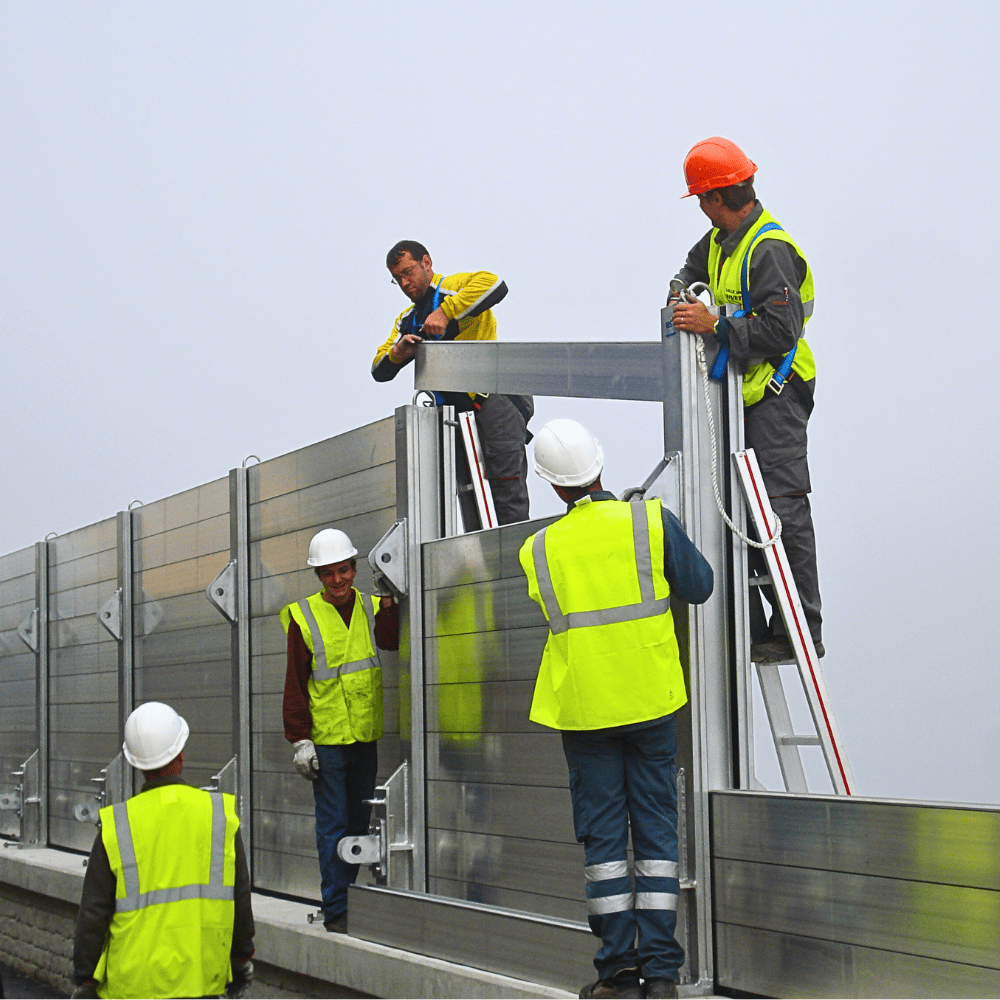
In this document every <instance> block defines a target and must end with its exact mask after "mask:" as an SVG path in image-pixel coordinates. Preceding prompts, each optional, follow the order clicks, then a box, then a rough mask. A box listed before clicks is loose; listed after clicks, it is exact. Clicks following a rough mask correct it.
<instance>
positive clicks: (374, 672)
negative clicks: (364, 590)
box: [281, 590, 382, 745]
mask: <svg viewBox="0 0 1000 1000" xmlns="http://www.w3.org/2000/svg"><path fill="white" fill-rule="evenodd" d="M368 600H369V602H370V606H371V614H370V615H369V613H368V609H367V608H366V607H365V598H364V595H362V594H360V593H359V592H358V591H357V590H355V591H354V611H353V612H351V627H350V628H348V627H347V626H346V625H345V624H344V619H343V618H341V616H340V612H339V611H338V610H337V609H336V608H335V607H334V606H333V605H332V604H330V603H329V602H328V601H324V600H323V593H322V591H320V593H318V594H313V595H312V596H311V597H308V598H306V599H305V600H302V601H298V602H297V603H296V604H289V605H288V606H287V607H284V608H282V609H281V624H282V626H283V627H284V629H285V632H286V634H287V632H288V624H289V621H290V620H291V619H293V618H294V619H295V621H296V623H297V624H298V626H299V629H300V630H301V631H302V638H303V640H304V641H305V644H306V646H307V648H308V649H309V652H310V653H312V656H313V668H312V674H311V675H310V677H309V685H308V688H309V711H310V713H311V715H312V733H311V735H310V739H311V740H312V741H313V743H320V744H337V745H340V744H344V743H370V742H371V741H372V740H377V739H380V738H381V736H382V668H381V666H379V662H378V654H377V653H376V652H375V611H376V608H377V602H378V598H376V597H369V598H368Z"/></svg>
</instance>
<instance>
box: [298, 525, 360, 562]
mask: <svg viewBox="0 0 1000 1000" xmlns="http://www.w3.org/2000/svg"><path fill="white" fill-rule="evenodd" d="M357 554H358V550H357V549H356V548H355V547H354V543H353V542H352V541H351V540H350V539H349V538H348V537H347V535H345V534H344V532H342V531H338V530H337V529H336V528H324V529H323V530H322V531H317V532H316V534H315V535H313V537H312V541H311V542H310V543H309V558H308V559H307V560H306V565H307V566H329V565H330V564H331V563H339V562H343V561H344V560H345V559H353V558H354V557H355V556H356V555H357Z"/></svg>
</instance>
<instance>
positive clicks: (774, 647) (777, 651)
mask: <svg viewBox="0 0 1000 1000" xmlns="http://www.w3.org/2000/svg"><path fill="white" fill-rule="evenodd" d="M813 645H814V647H815V648H816V656H817V658H821V657H823V656H826V648H825V647H824V646H823V643H822V641H819V642H815V643H813ZM750 659H751V660H753V662H754V663H787V662H791V661H793V660H794V659H795V653H794V652H793V651H792V643H791V640H790V639H789V638H788V636H787V635H776V636H775V637H774V638H773V639H771V640H769V641H768V642H754V643H751V644H750Z"/></svg>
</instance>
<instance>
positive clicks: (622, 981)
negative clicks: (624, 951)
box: [580, 969, 642, 1000]
mask: <svg viewBox="0 0 1000 1000" xmlns="http://www.w3.org/2000/svg"><path fill="white" fill-rule="evenodd" d="M580 996H581V997H635V998H636V1000H638V998H641V997H642V987H641V986H640V985H639V970H638V969H619V970H618V971H617V972H616V973H615V974H614V975H613V976H612V977H611V978H610V979H598V980H597V982H596V983H591V984H590V985H589V986H584V988H583V989H582V990H580Z"/></svg>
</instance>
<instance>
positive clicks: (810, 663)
mask: <svg viewBox="0 0 1000 1000" xmlns="http://www.w3.org/2000/svg"><path fill="white" fill-rule="evenodd" d="M741 458H742V460H743V463H744V465H745V466H746V470H747V476H748V478H749V479H750V483H751V485H752V486H753V492H754V498H755V499H756V501H757V509H758V511H759V512H760V517H761V520H762V521H763V522H764V524H766V525H767V532H768V534H767V540H768V541H770V540H771V539H772V538H773V537H774V529H773V528H772V527H771V524H770V523H769V522H768V520H767V511H766V509H765V507H764V504H763V502H762V500H761V495H760V489H759V487H758V486H757V479H756V477H755V476H754V474H753V466H751V464H750V460H749V458H748V457H747V454H746V452H744V453H743V455H742V456H741ZM771 554H772V555H773V556H774V562H775V564H776V565H777V567H778V572H779V573H780V574H781V586H782V588H783V589H784V591H785V597H786V599H787V601H788V606H789V608H791V610H792V620H793V622H794V624H795V630H796V632H798V635H799V642H800V643H801V644H802V649H803V650H804V651H805V654H806V666H807V667H808V668H809V678H810V680H811V681H812V687H813V693H814V694H815V695H816V700H817V701H818V702H819V707H820V711H821V712H822V713H823V723H824V725H825V726H826V732H827V736H829V738H830V746H831V747H833V754H834V756H835V757H836V759H837V770H839V771H840V778H841V781H843V783H844V791H845V794H847V795H853V794H854V793H853V791H852V790H851V785H850V782H849V781H848V780H847V772H846V770H845V768H844V762H843V761H842V760H841V758H840V747H839V746H838V745H837V738H836V736H834V734H833V727H832V726H831V724H830V716H829V715H828V714H827V711H826V703H825V702H824V701H823V695H822V694H821V692H820V690H819V685H818V684H817V682H816V670H815V664H814V663H813V661H812V657H811V656H810V655H809V646H807V645H806V641H805V637H804V634H803V629H802V622H801V621H800V620H799V616H798V613H797V612H796V610H795V602H794V601H793V600H792V592H791V589H790V588H789V586H788V579H787V577H786V576H785V568H784V566H783V565H782V563H781V560H780V559H779V558H778V553H777V551H772V553H771Z"/></svg>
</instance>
